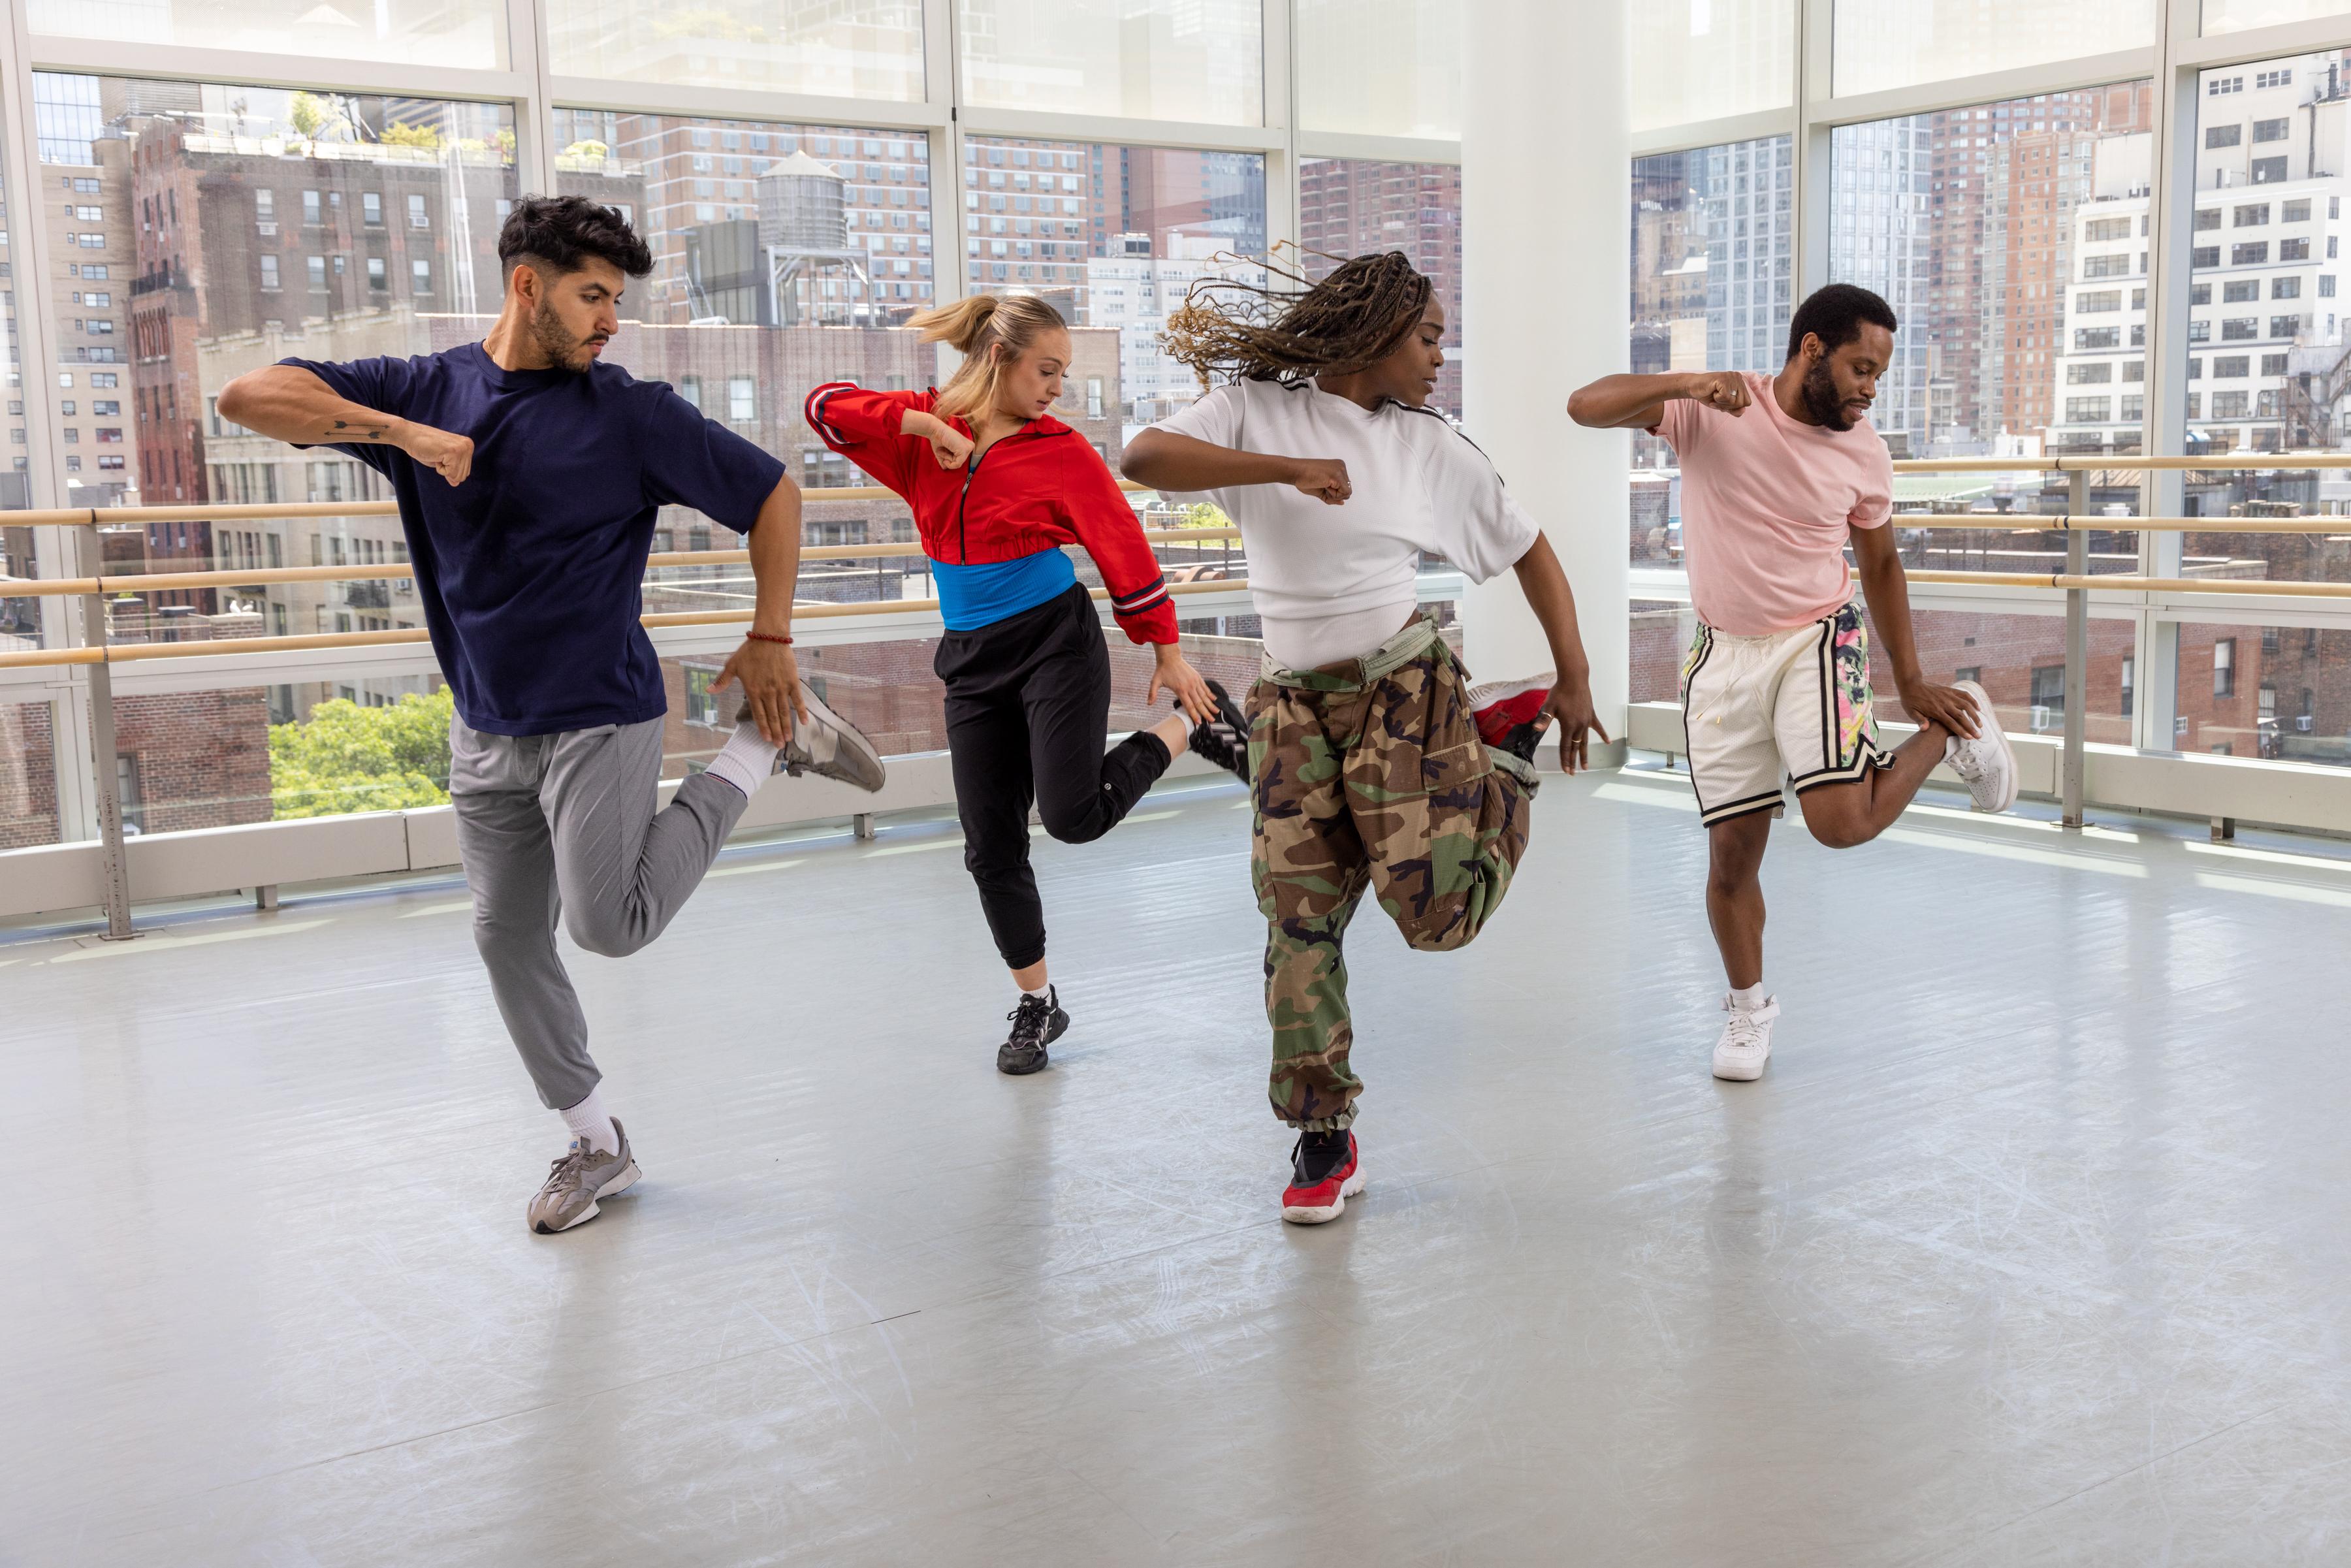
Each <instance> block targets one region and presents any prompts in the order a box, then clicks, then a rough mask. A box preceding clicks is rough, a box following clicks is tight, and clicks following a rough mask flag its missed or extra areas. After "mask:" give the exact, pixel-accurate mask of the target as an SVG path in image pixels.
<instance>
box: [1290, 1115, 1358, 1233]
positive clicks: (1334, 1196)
mask: <svg viewBox="0 0 2351 1568" xmlns="http://www.w3.org/2000/svg"><path fill="white" fill-rule="evenodd" d="M1363 1190H1364V1161H1363V1157H1362V1155H1360V1154H1359V1153H1358V1152H1357V1150H1356V1148H1355V1134H1353V1133H1346V1132H1341V1133H1301V1134H1298V1146H1297V1147H1296V1148H1294V1149H1292V1150H1291V1151H1290V1185H1289V1186H1287V1187H1285V1188H1283V1189H1282V1194H1281V1218H1284V1219H1286V1220H1288V1221H1290V1224H1292V1225H1321V1224H1322V1223H1324V1222H1325V1221H1327V1220H1332V1219H1336V1218H1339V1216H1341V1215H1342V1214H1344V1213H1345V1212H1346V1211H1347V1200H1348V1199H1349V1198H1351V1197H1354V1196H1355V1195H1356V1194H1357V1193H1359V1192H1361V1191H1363Z"/></svg>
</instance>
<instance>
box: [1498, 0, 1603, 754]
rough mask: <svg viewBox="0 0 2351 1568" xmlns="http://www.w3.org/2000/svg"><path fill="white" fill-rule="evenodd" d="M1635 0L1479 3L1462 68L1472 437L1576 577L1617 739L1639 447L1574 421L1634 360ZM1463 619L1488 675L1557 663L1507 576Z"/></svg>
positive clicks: (1595, 670)
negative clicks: (1604, 383)
mask: <svg viewBox="0 0 2351 1568" xmlns="http://www.w3.org/2000/svg"><path fill="white" fill-rule="evenodd" d="M1624 4H1625V0H1578V3H1576V4H1573V5H1569V4H1564V3H1562V0H1468V4H1467V5H1465V6H1464V7H1463V11H1464V16H1465V20H1464V24H1463V25H1464V26H1465V28H1466V29H1467V31H1466V35H1465V37H1464V39H1463V44H1464V48H1463V50H1462V62H1461V63H1462V82H1463V91H1462V95H1461V97H1462V125H1461V274H1462V280H1461V295H1462V305H1461V308H1462V315H1463V318H1464V319H1463V321H1462V329H1463V345H1462V346H1463V360H1464V365H1463V373H1464V387H1463V401H1464V402H1465V404H1466V407H1465V409H1464V411H1463V413H1464V416H1465V419H1464V423H1465V428H1466V429H1467V430H1468V434H1469V435H1470V437H1471V438H1472V439H1473V440H1475V441H1476V442H1477V443H1478V444H1479V446H1481V447H1483V448H1484V449H1485V451H1486V454H1487V455H1488V456H1489V457H1491V458H1492V459H1493V460H1494V464H1495V466H1496V467H1498V468H1499V469H1500V470H1501V472H1502V477H1503V479H1504V480H1505V481H1506V482H1507V483H1508V484H1509V485H1510V489H1511V492H1512V493H1513V494H1514V495H1516V496H1517V497H1518V498H1519V501H1520V504H1521V505H1523V506H1524V507H1526V508H1527V510H1528V511H1529V512H1530V513H1531V514H1532V515H1533V516H1534V518H1535V520H1536V521H1537V522H1539V523H1541V525H1542V527H1543V530H1544V532H1545V533H1546V534H1547V535H1549V537H1550V538H1551V543H1552V549H1553V550H1555V551H1557V552H1558V555H1559V559H1560V562H1561V564H1562V566H1564V567H1565V568H1566V569H1567V578H1568V581H1569V583H1570V584H1571V585H1573V588H1574V590H1575V604H1576V611H1577V614H1578V617H1579V619H1580V620H1581V621H1582V622H1583V645H1584V650H1585V652H1586V653H1589V654H1590V655H1591V659H1592V688H1593V700H1594V706H1595V707H1596V708H1597V709H1598V711H1599V715H1600V721H1601V723H1602V724H1604V725H1605V726H1606V727H1607V728H1608V733H1609V734H1610V735H1612V736H1615V737H1619V738H1620V739H1621V738H1622V737H1623V736H1624V733H1625V700H1626V694H1627V691H1628V685H1629V675H1628V668H1627V664H1628V657H1629V655H1628V652H1627V636H1626V615H1627V612H1628V610H1629V604H1628V601H1627V596H1626V585H1627V580H1628V576H1629V562H1630V557H1631V547H1630V544H1629V537H1630V536H1629V532H1628V524H1627V521H1626V518H1627V514H1628V507H1629V505H1630V497H1629V496H1628V494H1627V490H1628V481H1627V477H1626V475H1627V470H1628V469H1629V468H1630V466H1631V464H1632V452H1631V437H1630V436H1629V435H1627V434H1624V433H1622V432H1614V431H1612V432H1600V431H1591V430H1581V429H1578V428H1577V427H1576V426H1574V425H1573V424H1572V423H1569V421H1568V417H1567V394H1568V393H1569V392H1573V390H1574V389H1575V388H1577V387H1579V386H1582V385H1583V383H1584V382H1589V381H1592V380H1593V379H1595V378H1597V377H1600V376H1604V375H1607V374H1608V373H1610V372H1611V371H1623V370H1625V369H1626V368H1628V364H1629V352H1630V339H1631V328H1630V326H1629V321H1630V315H1629V311H1630V305H1629V303H1628V300H1629V297H1630V293H1631V289H1632V280H1631V271H1630V267H1631V263H1630V260H1629V252H1630V240H1629V238H1628V225H1630V223H1631V217H1630V212H1631V206H1632V163H1631V157H1632V153H1631V147H1630V139H1629V136H1628V134H1627V131H1626V124H1627V120H1626V113H1625V12H1624ZM1461 619H1462V622H1463V623H1464V629H1465V632H1466V634H1467V637H1468V647H1467V653H1468V663H1469V668H1470V670H1471V671H1472V673H1474V674H1476V675H1477V676H1478V677H1479V678H1480V679H1481V680H1495V679H1503V678H1508V677H1510V676H1514V675H1520V674H1533V673H1534V672H1536V671H1538V670H1541V669H1544V668H1546V667H1548V666H1549V664H1551V662H1552V661H1551V654H1550V650H1549V648H1548V646H1547V645H1546V644H1545V643H1544V641H1543V635H1542V628H1541V625H1540V624H1538V623H1537V622H1536V620H1535V617H1534V612H1532V611H1531V610H1530V609H1529V608H1528V607H1527V601H1526V598H1525V596H1524V595H1523V594H1522V593H1520V591H1519V585H1518V580H1517V578H1516V577H1515V576H1514V575H1512V574H1510V573H1508V572H1506V573H1504V574H1503V575H1502V576H1500V577H1499V578H1496V579H1495V580H1492V581H1491V582H1488V583H1485V584H1482V585H1480V586H1478V587H1474V588H1472V589H1470V590H1469V591H1468V595H1467V597H1466V598H1465V599H1464V601H1463V602H1462V606H1461ZM1595 760H1596V757H1595Z"/></svg>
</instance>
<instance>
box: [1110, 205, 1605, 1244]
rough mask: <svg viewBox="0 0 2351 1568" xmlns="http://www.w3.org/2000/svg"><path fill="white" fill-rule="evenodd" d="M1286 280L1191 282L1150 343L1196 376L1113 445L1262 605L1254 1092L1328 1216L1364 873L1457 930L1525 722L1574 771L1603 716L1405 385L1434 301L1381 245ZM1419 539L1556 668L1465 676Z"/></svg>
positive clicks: (1563, 583) (1476, 456) (1529, 789)
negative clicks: (1542, 638) (1506, 581)
mask: <svg viewBox="0 0 2351 1568" xmlns="http://www.w3.org/2000/svg"><path fill="white" fill-rule="evenodd" d="M1278 276H1280V277H1282V278H1284V279H1285V280H1286V281H1287V282H1289V283H1290V284H1292V285H1297V286H1301V287H1299V288H1298V289H1297V290H1295V291H1291V290H1285V289H1280V288H1275V289H1260V288H1256V287H1250V286H1248V285H1243V284H1238V283H1233V282H1229V281H1226V280H1217V279H1211V280H1206V281H1204V282H1202V283H1201V284H1198V285H1196V286H1195V287H1194V289H1193V294H1192V298H1191V299H1190V300H1189V301H1187V302H1186V306H1185V308H1183V309H1182V310H1180V311H1178V312H1177V313H1176V314H1175V316H1174V317H1172V318H1171V319H1170V320H1169V322H1168V330H1167V333H1166V344H1167V349H1168V351H1169V352H1170V353H1172V354H1174V355H1175V357H1176V358H1177V359H1180V360H1182V361H1185V362H1186V363H1187V364H1189V365H1191V366H1192V368H1193V369H1194V370H1195V371H1197V372H1198V373H1199V376H1200V379H1201V381H1202V382H1203V383H1208V382H1217V383H1221V384H1218V385H1217V386H1215V388H1214V390H1213V391H1211V392H1209V393H1208V394H1207V396H1206V397H1204V398H1202V399H1201V400H1200V401H1199V402H1196V403H1194V404H1192V406H1191V407H1189V408H1187V409H1186V410H1184V411H1183V412H1182V413H1178V414H1176V415H1175V417H1174V418H1172V419H1169V420H1167V421H1166V422H1165V423H1162V424H1160V425H1158V426H1157V427H1155V428H1154V429H1152V430H1148V431H1145V432H1144V434H1142V435H1141V436H1140V437H1138V438H1137V439H1136V440H1135V441H1134V443H1133V444H1130V445H1129V446H1128V447H1127V449H1126V456H1125V465H1124V466H1125V469H1126V473H1127V476H1129V477H1130V478H1133V479H1134V480H1136V481H1138V482H1140V483H1142V484H1145V485H1151V486H1156V487H1158V488H1159V489H1160V490H1161V491H1163V492H1166V493H1171V494H1189V495H1193V496H1196V497H1199V498H1201V499H1205V500H1209V501H1213V502H1215V503H1216V504H1217V506H1219V507H1223V508H1224V509H1225V510H1226V511H1227V512H1228V513H1229V514H1230V515H1231V516H1232V517H1233V518H1234V519H1235V520H1236V521H1237V522H1238V524H1239V525H1240V529H1241V534H1242V538H1243V541H1244V543H1245V544H1246V546H1247V548H1248V552H1249V588H1250V591H1251V593H1252V594H1253V595H1254V596H1255V598H1256V601H1257V607H1258V612H1259V615H1260V616H1261V617H1262V618H1263V621H1264V623H1265V669H1264V674H1262V676H1261V677H1260V678H1259V681H1258V683H1257V685H1255V686H1254V687H1253V688H1252V689H1251V690H1250V692H1249V726H1250V728H1249V754H1250V758H1251V762H1252V765H1253V770H1254V775H1255V777H1254V785H1255V804H1256V808H1257V810H1256V828H1255V833H1254V835H1253V844H1252V853H1251V856H1250V872H1251V876H1252V879H1253V881H1254V882H1255V883H1256V886H1257V894H1258V906H1259V909H1261V910H1262V911H1263V912H1264V914H1265V916H1266V920H1267V922H1268V925H1269V930H1268V933H1267V937H1266V959H1265V967H1266V982H1265V999H1266V1012H1267V1015H1268V1017H1269V1019H1270V1020H1271V1023H1272V1027H1273V1077H1272V1084H1271V1095H1272V1100H1273V1109H1274V1113H1275V1114H1276V1115H1278V1116H1280V1118H1281V1119H1282V1120H1283V1121H1285V1122H1287V1123H1288V1124H1290V1126H1292V1127H1295V1128H1297V1129H1298V1132H1299V1139H1298V1144H1297V1146H1296V1147H1295V1148H1294V1149H1293V1150H1292V1151H1291V1153H1290V1165H1291V1173H1290V1185H1289V1187H1288V1189H1287V1190H1286V1191H1284V1192H1283V1194H1282V1195H1281V1206H1282V1207H1281V1217H1282V1218H1284V1219H1288V1220H1293V1221H1296V1222H1298V1223H1300V1224H1306V1225H1313V1224H1319V1223H1321V1222H1322V1221H1324V1220H1327V1219H1333V1218H1337V1217H1338V1215H1339V1214H1340V1212H1341V1211H1342V1210H1343V1208H1344V1207H1346V1201H1347V1199H1348V1198H1349V1197H1352V1196H1353V1195H1354V1194H1355V1193H1357V1192H1360V1191H1361V1190H1362V1189H1363V1185H1364V1174H1363V1162H1362V1158H1361V1155H1360V1153H1359V1151H1358V1150H1357V1148H1356V1145H1355V1136H1354V1134H1353V1132H1351V1131H1350V1130H1349V1128H1350V1126H1351V1124H1353V1121H1354V1117H1355V1097H1356V1095H1357V1094H1358V1093H1359V1092H1361V1090H1362V1088H1363V1085H1362V1083H1361V1082H1359V1081H1358V1080H1357V1079H1356V1077H1355V1076H1354V1074H1353V1072H1351V1071H1349V1070H1348V1065H1347V1055H1348V1048H1349V1046H1350V1045H1351V1044H1352V1043H1353V1038H1354V1035H1353V1025H1352V1023H1351V1021H1350V1019H1349V1016H1348V1011H1347V969H1346V964H1345V961H1344V959H1343V957H1342V956H1341V952H1340V945H1341V942H1342V940H1343V937H1344V936H1345V933H1346V929H1347V923H1348V922H1349V920H1350V919H1352V918H1353V915H1354V912H1355V905H1356V904H1357V902H1358V901H1359V900H1360V899H1361V898H1362V897H1363V895H1364V892H1365V891H1366V890H1367V889H1369V890H1370V891H1372V892H1374V893H1375V894H1377V896H1378V898H1379V902H1380V905H1381V907H1382V908H1384V909H1385V910H1386V911H1387V912H1388V914H1389V915H1390V916H1391V917H1392V918H1393V919H1394V920H1395V923H1396V925H1397V926H1398V927H1399V928H1400V929H1401V930H1402V931H1403V933H1404V937H1405V941H1406V942H1407V943H1409V944H1411V945H1412V946H1415V947H1416V948H1420V949H1423V950H1424V951H1449V950H1451V949H1453V948H1456V947H1458V946H1462V945H1464V944H1465V943H1467V942H1468V941H1469V940H1470V939H1471V938H1473V937H1474V936H1477V935H1478V933H1479V930H1480V929H1481V928H1482V927H1483V926H1484V925H1485V923H1486V921H1487V920H1488V919H1489V918H1490V917H1491V916H1492V915H1493V913H1494V910H1495V909H1496V907H1497V906H1499V904H1500V903H1501V901H1502V895H1503V894H1504V893H1505V892H1507V891H1508V889H1509V887H1510V875H1511V873H1512V872H1513V871H1514V870H1515V869H1516V867H1517V865H1518V863H1519V859H1520V856H1521V855H1522V854H1523V853H1524V852H1526V846H1527V830H1528V807H1529V803H1530V801H1531V800H1532V799H1533V796H1534V792H1535V782H1536V776H1535V769H1534V756H1535V749H1536V743H1537V741H1538V740H1539V739H1540V738H1541V734H1542V732H1543V730H1544V729H1545V728H1546V727H1548V726H1549V724H1550V722H1551V721H1552V719H1554V718H1555V719H1557V720H1558V721H1559V723H1560V728H1561V737H1560V761H1561V765H1562V767H1564V768H1566V769H1567V770H1568V771H1570V772H1573V771H1574V770H1575V769H1576V768H1577V766H1578V764H1579V763H1582V762H1584V761H1586V760H1587V759H1588V758H1587V748H1588V745H1589V741H1588V737H1590V736H1592V735H1595V734H1596V735H1599V736H1600V737H1601V738H1602V739H1603V740H1605V739H1606V738H1607V735H1606V732H1604V730H1602V729H1601V727H1600V725H1599V722H1598V720H1597V719H1595V718H1594V716H1593V711H1592V695H1591V692H1590V689H1589V686H1588V683H1587V674H1588V665H1587V664H1586V661H1585V659H1584V653H1583V639H1582V638H1581V636H1580V635H1579V634H1578V632H1577V631H1576V623H1575V599H1574V596H1573V594H1572V593H1571V592H1570V591H1569V590H1568V585H1567V578H1566V576H1565V574H1564V573H1562V571H1561V570H1560V565H1559V560H1558V558H1557V557H1555V556H1554V555H1552V549H1551V546H1550V544H1549V543H1548V542H1547V541H1546V540H1545V539H1544V538H1543V536H1542V531H1541V529H1540V528H1538V527H1537V526H1536V525H1535V523H1534V521H1533V519H1531V517H1528V516H1527V515H1526V513H1525V512H1524V511H1523V510H1521V509H1520V507H1519V506H1518V504H1517V503H1516V502H1515V501H1513V500H1512V499H1511V498H1510V496H1509V495H1508V494H1507V493H1506V492H1505V491H1504V490H1503V488H1502V481H1501V479H1500V477H1499V476H1497V475H1496V474H1495V472H1494V468H1493V465H1491V464H1489V463H1488V462H1487V461H1486V458H1485V456H1484V455H1482V454H1481V453H1479V450H1478V449H1477V448H1476V447H1475V446H1473V445H1471V444H1469V443H1468V440H1466V439H1465V438H1463V437H1462V436H1461V435H1460V434H1458V432H1456V431H1455V430H1454V429H1453V427H1452V426H1451V425H1449V424H1447V423H1446V421H1445V420H1444V418H1443V417H1442V416H1441V415H1439V414H1437V413H1436V412H1435V411H1433V410H1432V409H1430V408H1429V407H1428V396H1429V393H1430V392H1431V391H1432V390H1433V389H1434V388H1435V387H1436V385H1437V371H1438V369H1439V368H1440V367H1441V366H1442V365H1443V364H1444V362H1445V352H1444V350H1443V349H1442V348H1441V347H1440V346H1439V344H1440V340H1442V339H1443V337H1444V335H1445V310H1444V307H1443V306H1442V305H1441V304H1440V303H1439V302H1438V301H1437V298H1436V294H1435V292H1434V290H1433V289H1431V287H1429V281H1428V279H1427V278H1426V277H1423V276H1422V275H1421V274H1420V273H1418V272H1416V271H1415V270H1414V269H1413V267H1412V266H1411V264H1410V263H1409V262H1407V261H1406V260H1405V257H1404V256H1401V255H1400V254H1397V253H1395V252H1393V251H1391V252H1389V253H1387V254H1385V255H1383V256H1357V257H1355V258H1354V259H1353V260H1352V261H1349V262H1346V263H1345V264H1343V266H1341V267H1339V268H1338V269H1337V270H1336V271H1334V272H1332V274H1331V276H1330V277H1326V278H1324V279H1322V281H1321V282H1319V283H1311V284H1309V283H1308V280H1306V279H1304V278H1301V277H1296V276H1294V275H1291V274H1288V273H1279V274H1278ZM1423 551H1428V552H1430V553H1433V554H1437V555H1441V556H1443V557H1444V558H1445V559H1447V560H1449V561H1451V562H1453V563H1454V564H1455V565H1457V566H1458V567H1459V568H1460V569H1461V570H1463V572H1465V573H1466V574H1468V576H1469V577H1470V578H1471V579H1473V580H1477V581H1481V582H1482V581H1484V580H1486V579H1488V578H1489V577H1492V576H1494V575H1496V574H1498V573H1499V572H1500V571H1501V570H1503V569H1504V568H1510V569H1511V570H1515V571H1516V572H1517V573H1518V578H1519V582H1520V586H1521V587H1523V588H1524V589H1525V591H1526V595H1527V599H1528V601H1529V602H1530V603H1531V604H1532V605H1533V606H1534V611H1535V614H1536V615H1537V616H1538V617H1539V618H1540V619H1541V622H1542V626H1543V631H1544V632H1545V634H1546V636H1547V638H1548V640H1549V642H1550V644H1551V653H1552V661H1553V664H1554V665H1555V669H1554V670H1553V671H1547V672H1544V673H1543V674H1541V675H1539V676H1536V677H1535V678H1533V679H1531V680H1518V681H1510V682H1503V683H1496V684H1493V685H1486V686H1479V687H1473V686H1471V685H1470V684H1469V675H1468V671H1467V670H1465V669H1463V668H1462V666H1461V662H1460V660H1459V659H1458V658H1457V657H1456V656H1455V655H1454V653H1453V652H1452V650H1451V649H1450V648H1448V647H1447V645H1446V643H1444V641H1443V640H1442V639H1441V638H1439V637H1438V635H1437V625H1436V623H1435V622H1432V621H1430V620H1428V619H1427V618H1426V616H1424V615H1422V614H1421V613H1420V612H1419V605H1418V598H1417V592H1416V587H1417V585H1416V575H1417V572H1418V570H1419V564H1420V557H1421V553H1422V552H1423Z"/></svg>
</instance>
